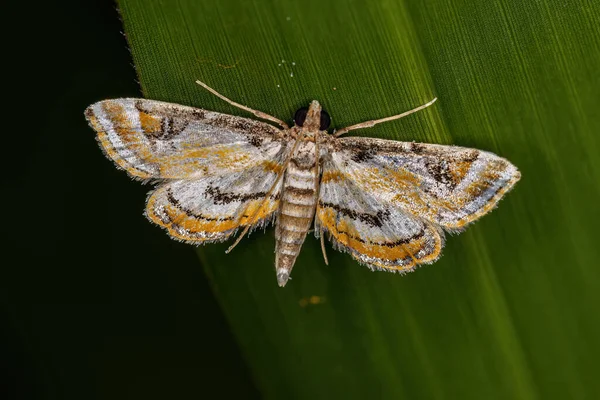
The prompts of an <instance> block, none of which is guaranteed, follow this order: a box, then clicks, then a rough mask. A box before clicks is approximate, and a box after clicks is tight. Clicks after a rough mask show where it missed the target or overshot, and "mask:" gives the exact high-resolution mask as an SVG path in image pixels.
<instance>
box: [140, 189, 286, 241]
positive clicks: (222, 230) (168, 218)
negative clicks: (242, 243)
mask: <svg viewBox="0 0 600 400" xmlns="http://www.w3.org/2000/svg"><path fill="white" fill-rule="evenodd" d="M160 197H161V194H160V193H159V191H157V192H156V193H155V194H153V195H152V196H151V197H150V199H148V204H147V206H146V213H147V215H148V217H149V218H150V220H152V222H154V223H156V224H157V225H160V226H162V227H163V228H166V229H167V230H168V231H169V234H170V235H171V236H173V237H175V238H177V239H181V240H185V241H192V242H203V241H207V240H208V241H214V240H217V239H225V238H227V237H228V236H229V235H231V234H232V233H233V231H234V230H235V229H237V228H239V227H240V226H246V225H254V224H256V223H258V222H260V221H262V220H265V219H267V218H268V217H269V216H270V215H272V214H273V212H274V211H276V210H277V208H278V206H279V202H278V201H268V202H266V203H265V202H264V199H259V200H253V201H251V202H249V203H248V206H247V207H246V209H245V210H244V212H243V214H242V216H241V217H236V216H229V215H222V216H208V215H206V216H205V215H190V214H188V213H187V212H186V211H184V210H181V209H180V208H178V207H177V206H176V205H175V204H172V203H166V204H161V205H158V206H157V200H159V199H160ZM160 200H162V199H160ZM263 203H264V205H263V206H262V208H261V209H260V211H259V212H258V214H257V215H256V217H255V218H254V219H253V220H252V222H251V221H250V218H251V217H252V216H253V215H254V213H255V212H256V209H257V208H258V207H260V206H261V205H262V204H263ZM157 207H161V208H160V210H161V212H162V213H163V214H164V216H160V215H158V214H157V212H156V210H157ZM182 231H184V232H185V233H184V232H182ZM186 233H187V234H186ZM195 234H202V235H206V237H204V238H203V237H198V236H194V235H195Z"/></svg>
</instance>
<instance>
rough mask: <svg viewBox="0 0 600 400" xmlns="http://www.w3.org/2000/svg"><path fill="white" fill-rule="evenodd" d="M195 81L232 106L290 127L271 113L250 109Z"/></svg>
mask: <svg viewBox="0 0 600 400" xmlns="http://www.w3.org/2000/svg"><path fill="white" fill-rule="evenodd" d="M196 83H197V84H198V85H200V86H202V87H203V88H204V89H206V90H208V91H209V92H211V93H212V94H214V95H215V96H217V97H218V98H220V99H222V100H225V101H226V102H228V103H229V104H231V105H232V106H235V107H237V108H241V109H242V110H244V111H248V112H250V113H252V114H254V115H255V116H257V117H258V118H261V119H266V120H268V121H271V122H275V123H276V124H278V125H279V126H281V127H282V128H283V129H289V128H290V127H289V126H288V125H287V124H286V123H285V122H283V121H282V120H280V119H277V118H275V117H273V116H272V115H269V114H267V113H264V112H262V111H258V110H254V109H252V108H250V107H246V106H243V105H241V104H240V103H236V102H235V101H233V100H229V99H228V98H227V97H225V96H223V95H222V94H221V93H219V92H217V91H216V90H215V89H213V88H211V87H210V86H208V85H207V84H206V83H204V82H200V81H196Z"/></svg>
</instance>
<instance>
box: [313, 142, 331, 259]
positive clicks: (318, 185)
mask: <svg viewBox="0 0 600 400" xmlns="http://www.w3.org/2000/svg"><path fill="white" fill-rule="evenodd" d="M315 158H316V160H315V165H316V166H317V176H316V177H315V181H316V182H315V187H316V188H317V191H316V196H317V204H316V205H315V214H314V215H313V218H314V219H315V221H314V222H315V232H319V239H321V251H322V252H323V260H325V265H329V261H328V260H327V253H325V239H324V236H323V228H322V227H321V225H319V226H317V215H319V213H318V211H319V192H320V189H321V182H320V179H319V178H320V176H321V164H320V163H319V161H320V159H321V151H320V150H319V134H318V133H317V135H316V136H315Z"/></svg>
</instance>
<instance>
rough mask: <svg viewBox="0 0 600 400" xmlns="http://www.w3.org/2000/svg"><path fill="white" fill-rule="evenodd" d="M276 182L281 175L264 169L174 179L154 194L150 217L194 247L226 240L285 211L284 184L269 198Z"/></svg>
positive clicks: (150, 198)
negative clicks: (281, 204)
mask: <svg viewBox="0 0 600 400" xmlns="http://www.w3.org/2000/svg"><path fill="white" fill-rule="evenodd" d="M276 180H277V172H275V171H272V170H271V171H266V170H265V169H264V168H262V167H261V166H258V167H253V168H248V169H246V170H244V171H238V172H233V173H230V174H226V175H221V176H216V177H206V178H200V179H190V180H175V181H170V182H167V183H164V184H162V185H161V186H159V187H158V188H157V189H156V190H154V191H153V192H151V193H150V195H149V197H148V202H147V206H146V215H147V217H148V218H149V219H150V221H152V222H154V223H156V224H158V225H160V226H162V227H163V228H165V229H167V231H168V232H169V235H171V237H173V238H175V239H178V240H181V241H184V242H188V243H192V244H199V243H202V242H220V241H224V240H226V239H227V238H229V237H230V236H231V235H232V234H233V233H235V231H236V230H237V229H238V228H240V227H244V226H246V225H252V226H256V227H259V226H266V225H267V224H268V223H269V222H271V221H272V219H273V216H274V215H275V214H274V213H275V211H277V209H278V208H279V199H280V192H281V181H280V182H279V183H278V185H277V186H276V187H275V189H274V190H273V191H272V193H271V194H270V196H269V198H268V199H265V198H266V195H267V192H268V191H269V189H271V187H272V185H273V184H274V183H275V182H276ZM259 208H260V209H259Z"/></svg>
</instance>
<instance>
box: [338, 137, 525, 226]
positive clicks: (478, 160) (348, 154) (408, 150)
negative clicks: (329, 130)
mask: <svg viewBox="0 0 600 400" xmlns="http://www.w3.org/2000/svg"><path fill="white" fill-rule="evenodd" d="M331 163H332V166H333V168H335V169H337V170H338V171H340V173H341V174H342V175H343V176H344V178H345V179H348V180H351V181H352V182H353V183H354V184H355V185H356V187H357V190H360V191H364V192H367V193H370V194H371V195H372V196H373V198H374V199H375V200H376V201H377V202H378V203H380V204H382V205H386V206H388V207H391V208H399V209H402V210H404V211H406V213H409V214H411V215H415V216H418V217H419V218H422V219H426V220H428V221H430V222H432V223H434V224H436V225H439V226H441V227H443V228H444V229H447V230H450V231H457V230H461V229H463V228H464V227H465V226H466V225H467V224H469V223H471V222H473V221H475V220H476V219H478V218H480V217H481V216H483V215H484V214H486V213H487V212H489V211H490V210H492V209H493V208H494V207H495V206H496V204H497V203H498V201H499V200H500V199H501V198H502V196H504V194H506V193H507V192H508V191H509V190H510V189H511V188H512V187H513V186H514V185H515V183H516V182H517V181H518V180H519V179H520V176H521V174H520V173H519V171H518V170H517V168H516V167H515V166H514V165H512V164H511V163H510V162H509V161H508V160H506V159H504V158H501V157H498V156H497V155H495V154H492V153H489V152H485V151H480V150H476V149H469V148H463V147H457V146H442V145H435V144H422V143H410V142H396V141H391V140H382V139H372V138H358V137H349V138H342V139H339V141H338V143H337V149H336V150H334V151H332V153H331Z"/></svg>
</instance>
